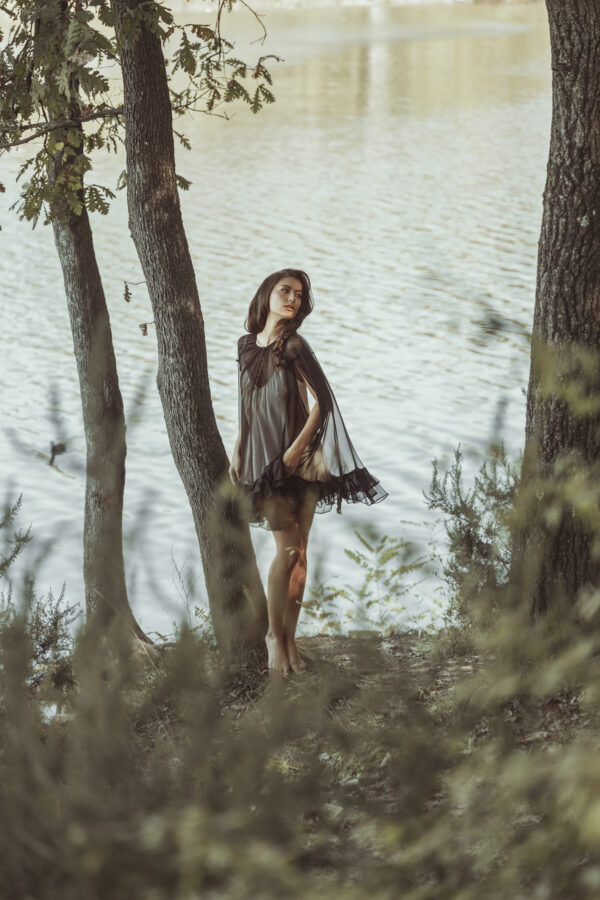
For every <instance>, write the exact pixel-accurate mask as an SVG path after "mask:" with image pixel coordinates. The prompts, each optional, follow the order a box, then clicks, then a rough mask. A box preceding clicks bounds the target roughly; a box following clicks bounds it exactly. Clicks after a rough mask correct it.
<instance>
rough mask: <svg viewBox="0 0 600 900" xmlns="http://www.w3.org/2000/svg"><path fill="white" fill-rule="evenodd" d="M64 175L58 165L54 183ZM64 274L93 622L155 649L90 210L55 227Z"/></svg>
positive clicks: (71, 215) (89, 608) (86, 573)
mask: <svg viewBox="0 0 600 900" xmlns="http://www.w3.org/2000/svg"><path fill="white" fill-rule="evenodd" d="M59 171H60V155H59V156H58V157H56V158H55V162H54V169H53V172H52V174H51V180H54V179H55V178H56V176H57V175H58V173H59ZM52 227H53V230H54V240H55V244H56V249H57V252H58V256H59V259H60V264H61V266H62V271H63V277H64V282H65V292H66V296H67V306H68V309H69V318H70V322H71V331H72V334H73V348H74V352H75V361H76V364H77V373H78V376H79V386H80V391H81V405H82V411H83V424H84V429H85V440H86V448H87V465H86V483H85V516H84V529H83V575H84V582H85V600H86V611H87V615H88V620H89V619H90V618H91V617H95V618H96V619H97V620H98V621H99V623H103V622H104V623H107V622H109V621H110V620H112V619H113V618H114V617H115V616H118V617H120V619H121V620H122V622H123V625H124V626H125V627H128V628H130V629H132V631H133V632H134V634H135V635H136V636H137V637H138V638H140V639H141V640H142V641H145V642H147V643H149V644H151V643H153V642H152V641H151V640H150V638H148V637H147V636H146V635H145V634H144V632H143V631H142V629H141V628H140V626H139V625H138V623H137V621H136V619H135V616H134V615H133V612H132V610H131V607H130V605H129V599H128V596H127V587H126V583H125V568H124V562H123V535H122V514H123V489H124V486H125V454H126V444H125V417H124V415H123V401H122V398H121V391H120V389H119V380H118V376H117V365H116V360H115V354H114V350H113V344H112V335H111V329H110V321H109V316H108V309H107V307H106V299H105V296H104V289H103V287H102V280H101V278H100V272H99V270H98V264H97V261H96V254H95V252H94V243H93V238H92V230H91V227H90V222H89V218H88V213H87V209H86V208H85V205H84V206H83V210H82V212H81V214H80V215H75V214H74V213H73V212H71V211H69V212H68V213H66V214H65V216H64V221H59V220H58V219H57V218H54V219H53V221H52Z"/></svg>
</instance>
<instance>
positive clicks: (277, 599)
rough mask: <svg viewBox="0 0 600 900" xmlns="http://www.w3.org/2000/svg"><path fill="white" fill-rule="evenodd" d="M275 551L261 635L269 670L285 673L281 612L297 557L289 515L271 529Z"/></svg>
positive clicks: (295, 527) (294, 530)
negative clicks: (264, 628)
mask: <svg viewBox="0 0 600 900" xmlns="http://www.w3.org/2000/svg"><path fill="white" fill-rule="evenodd" d="M273 537H274V538H275V545H276V548H277V549H276V554H275V559H274V560H273V562H272V563H271V568H270V569H269V579H268V589H267V614H268V618H269V630H268V631H267V634H266V637H265V643H266V645H267V653H268V656H269V669H273V670H275V671H276V672H280V673H281V674H282V675H289V672H290V660H289V658H288V654H287V648H286V639H285V621H284V620H285V613H286V609H287V607H288V603H289V599H288V595H289V585H290V576H291V573H292V570H293V569H294V566H295V564H296V560H297V554H298V545H299V540H300V526H299V524H298V520H297V519H296V518H295V517H293V516H290V517H289V519H288V521H287V522H286V526H285V528H282V529H278V530H274V531H273Z"/></svg>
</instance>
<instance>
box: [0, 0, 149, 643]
mask: <svg viewBox="0 0 600 900" xmlns="http://www.w3.org/2000/svg"><path fill="white" fill-rule="evenodd" d="M3 10H4V12H5V14H7V15H8V17H9V21H10V23H11V27H10V30H9V32H8V35H7V40H6V43H5V45H4V47H3V48H2V52H1V54H0V87H1V92H0V128H1V132H0V152H6V151H8V150H11V149H14V148H17V147H22V146H23V145H25V144H26V145H28V148H29V147H33V148H34V152H33V153H32V154H31V155H28V156H27V158H26V159H25V161H24V162H23V164H22V165H21V169H20V173H19V175H20V176H23V175H25V173H27V178H26V182H25V184H24V186H23V189H22V192H21V196H20V199H19V200H18V201H17V203H16V204H15V206H16V207H17V210H18V212H19V213H20V217H21V218H24V219H27V220H29V221H31V222H33V224H34V226H35V224H36V223H37V221H38V218H39V217H40V215H41V213H42V211H44V219H45V222H46V223H50V222H51V223H52V228H53V231H54V239H55V244H56V249H57V252H58V256H59V259H60V263H61V267H62V271H63V277H64V284H65V293H66V298H67V307H68V311H69V319H70V323H71V331H72V336H73V349H74V355H75V362H76V366H77V373H78V376H79V386H80V393H81V404H82V412H83V424H84V430H85V438H86V483H85V512H84V530H83V573H84V584H85V597H86V611H87V614H88V618H89V617H90V616H92V615H97V616H98V617H99V618H100V619H101V620H102V621H104V622H108V621H109V620H110V619H111V618H112V617H113V616H118V617H119V618H120V619H121V620H122V621H123V623H124V624H125V625H126V626H128V627H130V628H131V629H132V631H133V633H134V634H135V635H137V637H139V638H141V639H142V640H143V641H145V642H149V643H152V642H151V641H150V639H149V638H148V637H147V636H146V635H145V634H144V632H143V631H142V629H141V628H140V626H139V625H138V623H137V621H136V619H135V617H134V615H133V612H132V610H131V607H130V604H129V599H128V596H127V587H126V582H125V568H124V562H123V540H122V513H123V488H124V483H125V455H126V443H125V417H124V414H123V401H122V397H121V392H120V389H119V380H118V376H117V365H116V360H115V354H114V349H113V343H112V335H111V328H110V320H109V315H108V309H107V306H106V299H105V295H104V289H103V286H102V279H101V277H100V272H99V269H98V264H97V261H96V255H95V251H94V242H93V237H92V230H91V226H90V220H89V216H88V210H90V211H93V210H95V209H100V210H101V211H103V212H104V211H106V209H107V198H108V197H109V196H110V191H108V190H107V189H106V188H102V187H100V186H97V185H86V183H85V174H86V172H87V171H88V170H89V168H90V161H89V151H90V149H91V147H93V146H102V145H103V144H104V143H105V141H106V140H109V141H111V140H112V141H114V127H115V125H114V123H115V121H116V119H115V116H117V115H118V111H116V110H113V109H112V108H104V106H103V105H102V98H103V97H104V95H105V93H106V89H107V81H106V78H104V77H103V76H102V75H101V74H100V73H99V72H98V71H95V70H90V69H89V68H86V67H85V66H84V65H82V63H83V62H84V61H85V59H86V57H88V56H90V50H91V48H92V47H93V46H97V47H98V50H99V52H110V51H111V45H110V42H109V41H108V40H107V39H106V38H105V37H103V36H102V35H101V34H99V33H96V32H92V31H91V29H90V28H89V16H88V15H87V14H86V13H85V11H84V10H82V9H81V8H80V9H77V10H71V9H70V8H69V5H68V3H66V2H63V0H54V2H53V0H48V2H41V0H20V2H6V3H4V4H3ZM83 97H84V98H85V99H82V98H83ZM84 121H90V122H93V123H94V124H95V126H96V127H95V128H94V130H93V132H92V133H88V134H87V135H86V134H85V133H84V130H83V124H82V123H83V122H84Z"/></svg>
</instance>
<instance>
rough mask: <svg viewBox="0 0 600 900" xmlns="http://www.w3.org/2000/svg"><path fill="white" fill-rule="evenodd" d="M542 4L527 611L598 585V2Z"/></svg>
mask: <svg viewBox="0 0 600 900" xmlns="http://www.w3.org/2000/svg"><path fill="white" fill-rule="evenodd" d="M546 5H547V10H548V18H549V24H550V41H551V51H552V102H553V106H552V129H551V138H550V153H549V160H548V169H547V180H546V189H545V192H544V207H543V218H542V228H541V236H540V241H539V248H538V273H537V287H536V300H535V314H534V321H533V334H532V348H531V371H530V379H529V391H528V395H527V421H526V443H525V451H524V458H523V476H522V480H521V485H520V490H519V503H518V506H517V508H518V510H519V513H518V515H519V517H520V518H518V519H517V521H516V528H515V532H514V540H513V553H512V566H511V569H512V571H511V577H512V578H514V579H515V584H518V585H519V586H520V588H521V589H522V595H524V597H525V598H526V599H527V601H528V602H529V604H530V609H531V614H532V617H535V616H537V615H538V614H540V613H543V612H545V611H546V610H547V609H548V608H549V606H550V605H551V604H552V603H555V602H557V601H559V600H563V601H566V602H567V603H569V604H572V603H573V602H574V601H575V599H576V597H577V595H578V593H579V592H580V591H581V589H585V588H586V587H593V586H598V585H599V584H600V559H599V551H600V546H599V545H598V534H597V532H598V522H597V518H598V517H597V516H596V515H595V514H594V512H593V510H594V509H597V508H598V505H599V500H600V491H599V482H600V479H599V473H598V467H599V457H600V454H599V447H600V358H599V350H600V7H599V6H598V3H597V0H570V2H568V3H566V2H564V0H546ZM575 394H577V395H579V398H580V402H579V403H575V404H573V403H570V402H568V399H569V397H571V398H573V397H574V396H575ZM565 485H568V488H567V489H566V490H568V497H569V499H568V500H567V499H565V498H566V496H567V494H566V493H565ZM578 490H579V491H580V493H579V499H578V495H577V491H578ZM585 500H587V501H588V502H589V504H590V507H589V510H588V513H587V514H586V513H585V510H584V509H583V508H582V505H581V501H585Z"/></svg>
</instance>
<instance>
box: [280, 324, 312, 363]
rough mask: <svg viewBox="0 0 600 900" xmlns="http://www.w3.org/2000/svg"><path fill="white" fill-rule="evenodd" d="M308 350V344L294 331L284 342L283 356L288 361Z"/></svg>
mask: <svg viewBox="0 0 600 900" xmlns="http://www.w3.org/2000/svg"><path fill="white" fill-rule="evenodd" d="M307 349H308V350H310V344H309V343H308V341H307V340H306V338H305V337H304V336H303V335H302V334H298V332H297V331H294V332H293V333H292V334H290V335H289V336H288V338H287V339H286V342H285V355H286V357H287V358H288V359H297V358H298V357H299V356H301V355H302V353H305V352H306V350H307Z"/></svg>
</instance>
